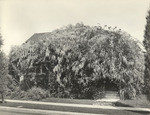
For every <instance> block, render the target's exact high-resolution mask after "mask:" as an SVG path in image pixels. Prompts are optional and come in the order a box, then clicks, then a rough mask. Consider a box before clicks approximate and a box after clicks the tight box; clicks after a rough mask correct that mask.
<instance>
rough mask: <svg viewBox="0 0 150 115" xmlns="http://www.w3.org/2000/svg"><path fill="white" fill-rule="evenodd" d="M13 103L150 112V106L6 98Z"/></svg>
mask: <svg viewBox="0 0 150 115" xmlns="http://www.w3.org/2000/svg"><path fill="white" fill-rule="evenodd" d="M6 101H7V102H13V103H27V104H38V105H55V106H66V107H81V108H96V109H98V108H99V109H113V110H130V111H144V112H150V108H133V107H114V106H101V105H85V104H67V103H54V102H39V101H24V100H8V99H7V100H6Z"/></svg>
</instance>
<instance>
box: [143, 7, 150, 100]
mask: <svg viewBox="0 0 150 115" xmlns="http://www.w3.org/2000/svg"><path fill="white" fill-rule="evenodd" d="M146 19H147V24H146V26H145V35H144V41H143V43H144V46H145V49H146V55H145V67H146V68H145V84H146V89H147V90H146V93H147V94H148V99H149V100H150V10H149V11H148V16H147V17H146Z"/></svg>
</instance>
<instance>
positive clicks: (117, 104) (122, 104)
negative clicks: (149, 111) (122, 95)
mask: <svg viewBox="0 0 150 115" xmlns="http://www.w3.org/2000/svg"><path fill="white" fill-rule="evenodd" d="M113 105H114V106H117V107H133V106H131V105H128V104H124V103H121V102H115V103H113Z"/></svg>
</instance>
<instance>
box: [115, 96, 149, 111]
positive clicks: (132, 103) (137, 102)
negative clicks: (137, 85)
mask: <svg viewBox="0 0 150 115" xmlns="http://www.w3.org/2000/svg"><path fill="white" fill-rule="evenodd" d="M114 105H115V106H121V107H142V108H150V102H149V101H147V99H146V96H145V95H141V96H139V97H137V98H136V99H133V100H120V101H118V102H116V103H114Z"/></svg>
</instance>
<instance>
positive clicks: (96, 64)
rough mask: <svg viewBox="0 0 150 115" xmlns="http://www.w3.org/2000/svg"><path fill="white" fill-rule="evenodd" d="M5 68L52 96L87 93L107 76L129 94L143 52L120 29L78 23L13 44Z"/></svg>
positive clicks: (139, 77) (134, 89) (135, 88)
mask: <svg viewBox="0 0 150 115" xmlns="http://www.w3.org/2000/svg"><path fill="white" fill-rule="evenodd" d="M10 70H11V72H10V73H11V74H12V75H14V77H15V78H19V77H20V76H24V82H23V86H26V88H31V87H33V86H39V87H42V88H45V89H49V91H50V93H51V94H54V96H61V97H68V96H71V97H73V98H90V96H93V95H94V94H95V93H96V92H97V89H99V88H101V85H102V83H101V81H102V80H105V79H109V80H110V81H113V82H114V83H115V84H117V86H118V89H124V90H125V91H126V92H127V93H128V97H129V98H130V97H132V96H131V95H132V94H133V93H134V94H135V95H136V94H139V93H140V92H141V88H142V85H143V83H144V81H143V80H144V78H143V71H144V54H143V53H142V50H141V49H140V47H139V46H138V44H137V42H136V41H134V40H133V39H132V37H131V36H130V35H128V34H127V33H125V32H122V31H120V30H105V29H103V28H102V27H100V26H95V27H90V26H85V25H84V24H80V23H77V24H76V25H75V26H73V25H68V26H67V27H64V28H61V29H57V30H55V31H53V32H49V33H42V34H34V35H33V36H32V37H31V38H30V39H29V40H28V41H27V42H26V43H24V44H23V45H21V46H17V47H14V48H12V51H11V52H10ZM16 75H17V76H16Z"/></svg>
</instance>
